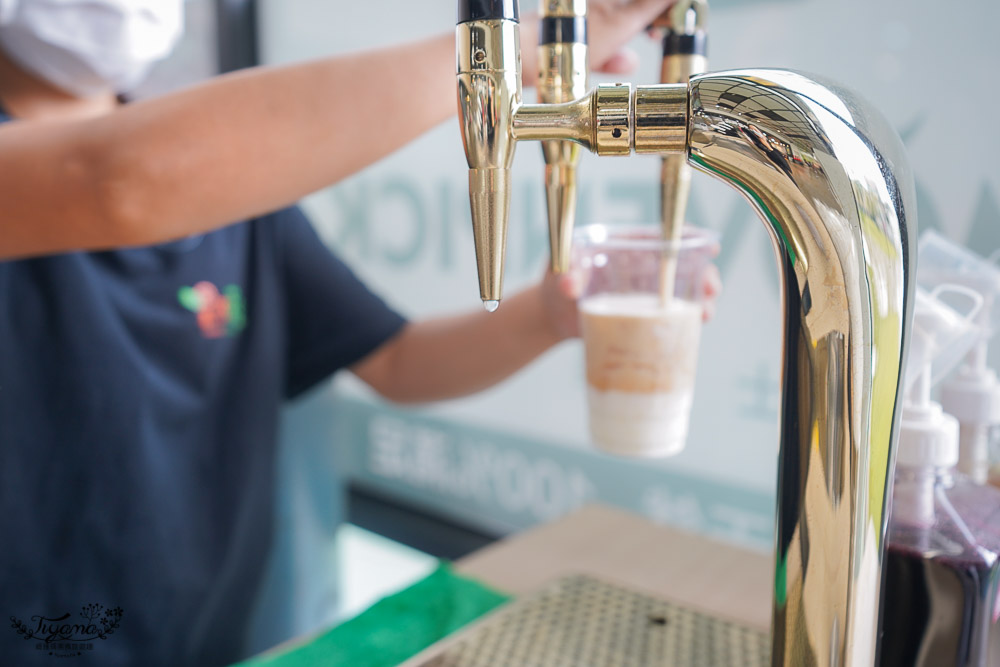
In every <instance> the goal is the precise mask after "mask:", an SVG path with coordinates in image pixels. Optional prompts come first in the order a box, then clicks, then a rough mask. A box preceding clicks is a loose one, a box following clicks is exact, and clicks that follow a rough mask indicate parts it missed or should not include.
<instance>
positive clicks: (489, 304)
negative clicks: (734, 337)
mask: <svg viewBox="0 0 1000 667" xmlns="http://www.w3.org/2000/svg"><path fill="white" fill-rule="evenodd" d="M499 307H500V302H499V301H497V300H496V299H489V300H486V301H483V308H485V309H486V312H487V313H492V312H494V311H496V309H497V308H499Z"/></svg>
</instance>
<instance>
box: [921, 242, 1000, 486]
mask: <svg viewBox="0 0 1000 667" xmlns="http://www.w3.org/2000/svg"><path fill="white" fill-rule="evenodd" d="M919 257H920V263H919V267H918V270H917V280H918V282H919V283H920V285H921V286H922V287H924V288H926V289H933V288H935V287H936V286H938V285H941V284H944V283H950V284H956V285H962V286H964V287H967V288H969V289H972V290H975V291H976V292H977V293H978V294H979V295H980V296H981V297H982V307H981V308H980V309H979V312H978V314H977V315H976V317H975V321H976V324H977V325H978V332H979V337H978V340H977V341H976V342H975V344H974V345H973V346H972V347H971V348H970V350H969V351H968V353H967V356H966V358H965V363H964V364H963V365H962V366H961V368H960V369H959V370H958V371H957V372H956V373H955V374H954V375H952V377H950V378H948V379H947V380H946V381H945V382H943V383H942V385H941V405H942V407H943V409H944V410H945V411H946V412H947V413H948V414H951V415H953V416H954V417H955V418H957V419H958V421H959V424H960V425H961V431H960V433H961V435H960V443H961V446H960V452H961V454H960V463H959V469H960V470H961V471H962V472H964V473H966V474H968V475H969V476H971V477H972V478H973V479H974V480H975V481H976V482H979V483H982V482H985V481H986V478H987V473H988V470H989V454H990V453H989V437H990V429H991V428H993V427H994V426H997V425H1000V380H998V378H997V374H996V372H995V371H994V370H993V369H991V368H989V367H988V366H987V352H988V347H989V339H990V337H991V336H992V335H993V333H995V332H996V331H997V329H998V328H1000V307H996V308H994V306H995V305H996V302H997V300H998V299H1000V266H998V265H997V261H996V259H997V256H996V255H994V257H993V258H991V259H990V260H986V259H984V258H982V257H980V256H978V255H976V254H975V253H973V252H971V251H970V250H968V249H966V248H964V247H962V246H960V245H958V244H956V243H953V242H951V241H949V240H948V239H946V238H944V237H943V236H941V235H940V234H937V233H936V232H933V231H927V232H924V234H923V235H921V237H920V242H919Z"/></svg>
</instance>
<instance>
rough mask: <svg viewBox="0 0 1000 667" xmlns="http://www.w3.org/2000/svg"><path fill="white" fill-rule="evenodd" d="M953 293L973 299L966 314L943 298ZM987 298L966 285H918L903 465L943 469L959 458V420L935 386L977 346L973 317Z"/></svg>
mask: <svg viewBox="0 0 1000 667" xmlns="http://www.w3.org/2000/svg"><path fill="white" fill-rule="evenodd" d="M948 294H950V295H953V297H954V296H959V297H961V298H963V299H965V300H967V301H968V302H969V303H970V304H971V307H970V308H969V310H968V312H967V313H966V314H965V315H963V314H961V313H959V312H958V311H957V310H956V309H955V308H953V307H951V306H949V305H948V304H947V303H945V302H944V301H943V300H942V298H941V297H943V296H945V295H948ZM982 302H983V299H982V297H981V296H979V294H978V293H976V292H975V291H973V290H971V289H969V288H967V287H962V286H960V285H941V286H939V287H938V288H937V289H935V290H934V291H933V292H927V291H925V290H923V289H921V288H919V287H918V288H917V291H916V300H915V303H914V308H913V331H912V334H911V338H910V341H911V342H910V353H909V357H908V358H907V363H906V382H905V383H904V388H905V394H904V398H903V411H902V414H901V417H900V430H899V449H898V453H897V455H896V463H897V465H901V466H910V467H933V468H942V467H953V466H955V465H956V464H957V463H958V460H959V448H958V435H959V427H958V421H957V420H956V419H955V418H954V417H952V416H951V415H949V414H946V413H945V412H944V411H943V410H942V408H941V405H940V404H938V403H935V402H934V401H932V400H931V387H932V386H933V384H934V383H935V382H937V381H938V380H940V379H941V377H943V376H944V375H945V374H947V373H948V371H950V370H951V369H952V368H954V367H955V365H957V364H958V363H959V362H960V361H961V359H962V357H963V356H964V355H965V354H966V353H967V352H968V351H969V349H970V348H971V347H972V346H973V345H975V343H976V340H977V339H978V332H977V327H976V325H975V324H974V322H973V318H975V316H976V314H977V313H978V312H979V310H980V308H981V307H982Z"/></svg>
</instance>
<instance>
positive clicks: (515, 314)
mask: <svg viewBox="0 0 1000 667" xmlns="http://www.w3.org/2000/svg"><path fill="white" fill-rule="evenodd" d="M557 282H558V281H557V279H556V278H554V277H553V276H551V275H549V276H547V277H546V279H545V281H544V282H543V283H541V284H539V285H536V286H535V287H531V288H529V289H527V290H524V291H522V292H519V293H518V294H515V295H514V296H512V297H510V298H509V299H506V300H505V301H504V303H503V306H502V307H501V308H500V309H499V310H497V312H495V313H487V312H486V311H484V310H477V311H476V312H472V313H469V314H466V315H458V316H455V317H443V318H436V319H431V320H425V321H422V322H414V323H411V324H408V325H407V326H406V328H405V329H403V331H402V332H401V333H400V334H399V335H398V336H396V337H395V338H393V339H392V340H390V341H389V342H388V343H386V344H385V345H383V346H381V347H380V348H378V349H377V350H376V351H375V352H373V353H372V354H370V355H368V356H367V357H365V358H364V359H363V360H361V361H360V362H358V363H357V364H355V365H354V366H353V367H352V368H351V370H352V371H353V372H354V374H355V375H357V376H358V377H360V378H361V379H362V380H364V382H365V383H366V384H368V385H369V386H371V387H372V388H373V389H375V390H376V391H378V392H379V394H381V395H382V396H383V397H385V398H387V399H389V400H392V401H395V402H399V403H414V402H422V401H437V400H442V399H446V398H454V397H456V396H464V395H467V394H471V393H473V392H476V391H479V390H481V389H485V388H487V387H490V386H492V385H494V384H496V383H498V382H500V381H501V380H503V379H505V378H507V377H508V376H510V375H512V374H513V373H515V372H516V371H517V370H519V369H520V368H522V367H524V366H525V365H527V364H528V363H529V362H530V361H532V360H534V359H535V358H536V357H538V356H539V355H541V354H542V353H543V352H545V351H546V350H548V349H549V348H550V347H552V346H553V345H555V344H556V343H558V342H559V341H561V340H563V339H565V338H567V337H569V336H571V335H575V333H576V332H575V326H576V306H575V300H574V298H573V297H574V296H575V294H574V290H575V286H574V284H573V283H572V282H569V281H564V282H562V283H560V284H558V285H557Z"/></svg>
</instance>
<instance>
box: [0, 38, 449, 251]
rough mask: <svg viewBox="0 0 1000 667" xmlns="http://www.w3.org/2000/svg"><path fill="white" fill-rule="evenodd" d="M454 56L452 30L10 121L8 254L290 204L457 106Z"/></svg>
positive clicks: (160, 234) (158, 237)
mask: <svg viewBox="0 0 1000 667" xmlns="http://www.w3.org/2000/svg"><path fill="white" fill-rule="evenodd" d="M453 53H454V38H453V37H452V36H451V35H442V36H440V37H437V38H434V39H431V40H427V41H424V42H419V43H414V44H409V45H404V46H399V47H395V48H391V49H384V50H379V51H374V52H369V53H362V54H357V55H352V56H346V57H338V58H331V59H326V60H321V61H316V62H312V63H306V64H300V65H293V66H289V67H280V68H258V69H255V70H251V71H248V72H243V73H237V74H233V75H227V76H223V77H218V78H217V79H214V80H212V81H211V82H208V83H206V84H203V85H200V86H196V87H193V88H191V89H188V90H185V91H182V92H179V93H176V94H172V95H168V96H164V97H161V98H157V99H154V100H149V101H145V102H139V103H136V104H133V105H129V106H126V107H123V108H121V109H119V110H116V111H114V112H112V113H110V114H105V115H103V116H100V117H98V118H93V119H88V120H83V121H75V122H45V121H37V122H21V123H9V124H6V125H4V126H3V127H0V174H2V178H0V201H2V202H4V205H3V215H2V216H0V258H9V257H15V256H22V255H32V254H39V253H50V252H58V251H63V250H72V249H93V248H103V247H110V246H118V245H137V244H147V243H154V242H159V241H164V240H168V239H171V238H177V237H181V236H185V235H188V234H192V233H197V232H203V231H206V230H210V229H213V228H215V227H218V226H221V225H223V224H226V223H228V222H231V221H233V220H237V219H240V218H244V217H247V216H252V215H254V214H260V213H263V212H266V211H270V210H274V209H276V208H278V207H280V206H282V205H285V204H287V203H290V202H293V201H295V200H296V199H298V198H300V197H301V196H303V195H305V194H307V193H309V192H311V191H314V190H317V189H319V188H321V187H323V186H325V185H327V184H330V183H333V182H336V181H338V180H340V179H342V178H343V177H345V176H347V175H348V174H351V173H353V172H355V171H357V170H359V169H361V168H363V167H364V166H366V165H368V164H370V163H371V162H374V161H375V160H378V159H379V158H381V157H383V156H384V155H386V154H388V153H390V152H392V151H393V150H395V149H397V148H398V147H400V146H401V145H403V144H405V143H406V142H408V141H410V140H411V139H413V138H414V137H416V136H418V135H419V134H421V133H422V132H424V131H426V130H427V129H429V128H430V127H432V126H434V125H436V124H437V123H439V122H441V121H442V120H444V119H446V118H447V117H448V116H449V115H450V114H451V113H453V111H454V109H455V84H454V73H453V72H452V70H453V68H454V66H453V65H451V61H452V60H453V57H454V56H453ZM401 62H403V63H407V67H400V66H399V63H401Z"/></svg>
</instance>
